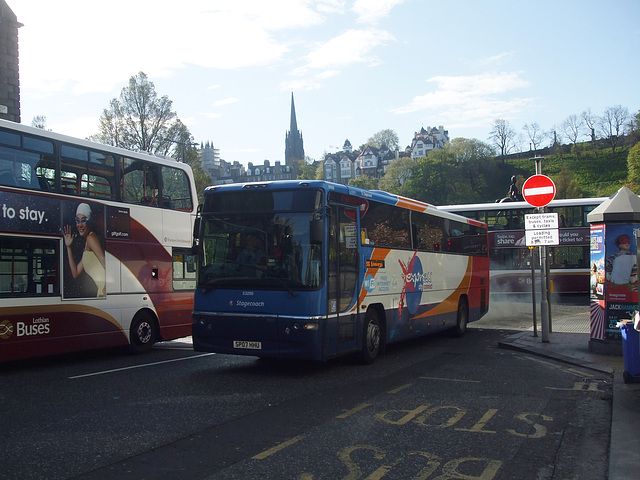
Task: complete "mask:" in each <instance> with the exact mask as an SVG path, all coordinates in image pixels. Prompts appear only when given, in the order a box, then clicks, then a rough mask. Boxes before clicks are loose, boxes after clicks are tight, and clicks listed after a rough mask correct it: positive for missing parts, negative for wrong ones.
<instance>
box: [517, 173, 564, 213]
mask: <svg viewBox="0 0 640 480" xmlns="http://www.w3.org/2000/svg"><path fill="white" fill-rule="evenodd" d="M522 196H523V197H524V199H525V200H526V201H527V203H528V204H529V205H532V206H534V207H544V206H545V205H548V204H549V202H550V201H551V200H553V199H554V197H555V196H556V185H555V183H553V180H551V179H550V178H549V177H547V176H546V175H533V176H531V177H529V178H527V180H526V181H525V182H524V185H523V186H522Z"/></svg>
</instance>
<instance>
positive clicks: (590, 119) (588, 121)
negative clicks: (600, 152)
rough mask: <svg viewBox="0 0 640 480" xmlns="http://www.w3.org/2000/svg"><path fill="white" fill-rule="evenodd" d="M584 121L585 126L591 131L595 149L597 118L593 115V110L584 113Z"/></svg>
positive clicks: (592, 143) (592, 144)
mask: <svg viewBox="0 0 640 480" xmlns="http://www.w3.org/2000/svg"><path fill="white" fill-rule="evenodd" d="M582 120H583V121H584V124H585V125H586V126H587V128H588V129H589V136H590V137H591V146H592V147H593V148H595V146H596V123H597V118H596V117H595V116H594V115H593V114H592V113H591V109H590V108H587V109H586V110H585V111H584V112H582Z"/></svg>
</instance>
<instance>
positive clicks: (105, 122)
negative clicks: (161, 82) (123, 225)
mask: <svg viewBox="0 0 640 480" xmlns="http://www.w3.org/2000/svg"><path fill="white" fill-rule="evenodd" d="M171 108H172V102H171V100H169V97H167V96H166V95H165V96H163V97H160V98H159V97H158V94H157V93H156V90H155V86H154V85H153V82H150V81H149V79H148V78H147V76H146V75H145V74H144V73H143V72H139V73H138V74H137V75H135V76H133V77H131V78H130V79H129V85H128V86H127V87H125V88H123V89H122V91H121V92H120V99H117V98H114V99H112V100H111V102H109V108H106V109H104V110H103V111H102V115H101V116H100V132H99V133H98V134H96V135H92V136H91V137H89V140H93V141H97V142H100V143H104V144H106V145H113V146H115V147H120V148H125V149H127V150H133V151H139V152H148V153H153V154H156V155H163V156H168V155H171V156H172V157H173V158H176V159H180V160H183V161H184V162H185V163H187V164H189V165H190V166H191V169H192V170H193V175H194V180H195V183H196V190H197V192H198V197H199V199H200V200H202V194H203V192H204V188H205V187H206V186H207V185H210V184H211V179H210V178H209V176H208V175H207V174H206V172H205V171H204V169H203V168H202V161H201V159H200V156H199V155H198V151H197V149H196V148H195V145H197V144H195V143H194V140H193V137H192V135H191V133H190V132H189V129H188V128H187V126H186V125H185V124H184V123H182V122H181V121H180V119H179V118H178V115H177V114H176V113H175V112H174V111H173V110H172V109H171ZM183 152H184V157H185V158H183Z"/></svg>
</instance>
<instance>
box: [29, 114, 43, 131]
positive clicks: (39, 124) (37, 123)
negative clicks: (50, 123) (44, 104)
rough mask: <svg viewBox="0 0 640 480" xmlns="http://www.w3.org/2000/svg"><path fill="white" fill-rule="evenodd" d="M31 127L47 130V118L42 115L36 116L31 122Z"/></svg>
mask: <svg viewBox="0 0 640 480" xmlns="http://www.w3.org/2000/svg"><path fill="white" fill-rule="evenodd" d="M31 126H32V127H35V128H41V129H42V130H47V117H45V116H44V115H36V116H35V117H33V120H31Z"/></svg>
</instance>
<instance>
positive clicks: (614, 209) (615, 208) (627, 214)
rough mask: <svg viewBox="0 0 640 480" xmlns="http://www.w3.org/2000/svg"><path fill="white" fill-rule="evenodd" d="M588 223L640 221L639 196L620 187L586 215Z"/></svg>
mask: <svg viewBox="0 0 640 480" xmlns="http://www.w3.org/2000/svg"><path fill="white" fill-rule="evenodd" d="M587 221H588V222H589V223H602V222H604V223H607V222H614V223H621V222H629V223H632V222H638V221H640V198H639V197H638V196H637V195H636V194H635V193H633V192H632V191H631V190H630V189H629V188H627V187H622V188H621V189H620V190H618V191H617V192H616V193H614V194H613V195H612V196H610V197H609V198H607V199H606V200H605V201H604V202H602V203H601V204H600V205H599V206H597V207H596V208H595V209H593V210H592V211H591V213H589V214H588V215H587Z"/></svg>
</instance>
